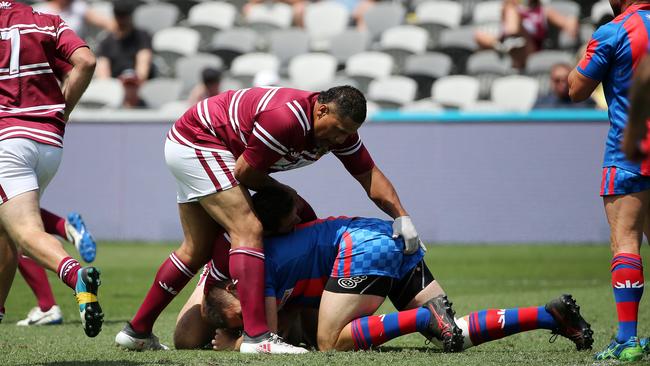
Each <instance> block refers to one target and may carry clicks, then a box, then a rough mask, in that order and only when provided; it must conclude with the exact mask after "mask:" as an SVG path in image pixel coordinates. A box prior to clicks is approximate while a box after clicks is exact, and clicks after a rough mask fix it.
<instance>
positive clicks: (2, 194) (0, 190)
mask: <svg viewBox="0 0 650 366" xmlns="http://www.w3.org/2000/svg"><path fill="white" fill-rule="evenodd" d="M0 199H2V202H1V203H5V202H7V201H8V200H7V194H6V193H5V190H4V189H3V188H2V186H0Z"/></svg>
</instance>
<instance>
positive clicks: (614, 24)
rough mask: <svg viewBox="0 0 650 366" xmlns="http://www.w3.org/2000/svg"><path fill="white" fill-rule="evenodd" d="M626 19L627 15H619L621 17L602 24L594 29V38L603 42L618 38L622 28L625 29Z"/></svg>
mask: <svg viewBox="0 0 650 366" xmlns="http://www.w3.org/2000/svg"><path fill="white" fill-rule="evenodd" d="M626 19H627V17H623V15H619V17H617V18H616V19H614V20H612V21H610V22H609V23H605V24H603V25H601V26H600V27H598V29H596V30H595V31H594V34H593V35H592V38H593V39H595V40H597V41H601V42H605V41H614V40H616V38H617V37H619V36H620V34H621V30H622V29H624V28H623V24H624V23H625V20H626Z"/></svg>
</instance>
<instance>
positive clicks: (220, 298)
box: [201, 280, 244, 330]
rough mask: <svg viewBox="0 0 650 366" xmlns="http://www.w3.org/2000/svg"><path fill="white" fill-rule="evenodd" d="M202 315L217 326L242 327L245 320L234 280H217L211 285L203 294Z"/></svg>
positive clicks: (225, 327)
mask: <svg viewBox="0 0 650 366" xmlns="http://www.w3.org/2000/svg"><path fill="white" fill-rule="evenodd" d="M206 286H207V284H206ZM201 316H202V317H203V319H204V320H205V321H207V322H208V323H209V324H211V325H213V326H214V327H215V328H223V329H231V330H237V329H241V328H242V326H243V324H244V322H243V320H242V319H243V318H242V314H241V303H240V302H239V297H238V295H237V289H236V287H235V284H234V283H233V282H232V281H230V280H228V281H216V282H215V283H214V284H213V285H211V286H210V288H209V289H208V292H207V293H206V294H205V296H203V304H202V306H201Z"/></svg>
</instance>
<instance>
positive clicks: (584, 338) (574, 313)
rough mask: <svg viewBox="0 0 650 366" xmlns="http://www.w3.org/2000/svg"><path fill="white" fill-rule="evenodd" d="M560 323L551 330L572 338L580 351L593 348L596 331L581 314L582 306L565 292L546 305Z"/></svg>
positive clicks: (556, 333) (547, 309)
mask: <svg viewBox="0 0 650 366" xmlns="http://www.w3.org/2000/svg"><path fill="white" fill-rule="evenodd" d="M544 308H545V309H546V311H548V312H549V314H551V315H552V316H553V319H555V321H556V322H557V324H558V327H557V328H556V329H553V330H552V331H551V332H552V333H553V334H555V335H561V336H562V337H565V338H568V339H570V340H571V341H572V342H573V343H575V345H576V348H577V349H578V351H582V350H588V349H591V345H592V344H593V343H594V338H593V335H594V332H593V331H592V330H591V325H590V324H589V323H587V321H586V320H585V319H584V318H583V317H582V315H580V306H578V305H577V304H576V301H575V300H574V299H573V297H571V295H568V294H564V295H562V296H560V297H559V298H557V299H553V300H551V301H550V302H549V303H548V304H546V306H545V307H544Z"/></svg>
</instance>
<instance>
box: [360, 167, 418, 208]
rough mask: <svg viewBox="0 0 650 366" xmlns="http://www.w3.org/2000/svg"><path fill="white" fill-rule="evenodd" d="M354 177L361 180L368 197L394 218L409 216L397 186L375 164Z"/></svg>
mask: <svg viewBox="0 0 650 366" xmlns="http://www.w3.org/2000/svg"><path fill="white" fill-rule="evenodd" d="M354 178H355V179H356V180H357V181H359V183H360V184H361V186H362V187H363V189H364V190H365V191H366V193H367V194H368V197H369V198H370V199H371V200H372V201H373V202H374V203H375V204H376V205H377V207H379V208H380V209H381V210H382V211H384V212H385V213H386V214H387V215H388V216H390V217H392V218H393V219H395V218H398V217H400V216H408V212H406V210H405V209H404V207H402V202H400V200H399V196H398V195H397V191H395V187H393V184H392V183H391V182H390V180H388V178H386V176H385V175H384V173H382V172H381V170H379V168H377V167H376V166H375V167H373V168H372V169H370V170H369V171H368V172H366V173H363V174H360V175H356V176H354Z"/></svg>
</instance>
